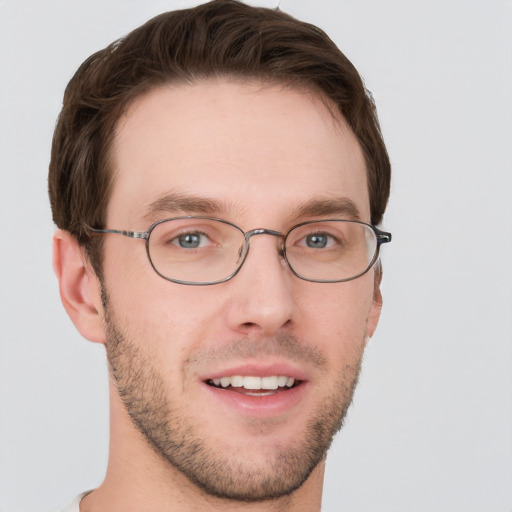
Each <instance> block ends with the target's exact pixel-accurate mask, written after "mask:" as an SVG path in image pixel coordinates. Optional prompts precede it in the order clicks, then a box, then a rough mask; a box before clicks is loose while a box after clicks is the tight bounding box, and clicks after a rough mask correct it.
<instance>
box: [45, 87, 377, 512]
mask: <svg viewBox="0 0 512 512" xmlns="http://www.w3.org/2000/svg"><path fill="white" fill-rule="evenodd" d="M333 111H334V110H333V109H332V108H331V109H329V108H327V106H326V105H325V103H324V102H323V101H322V100H321V99H320V98H319V97H318V96H316V95H315V94H312V93H309V92H304V91H297V90H294V89H290V88H286V87H282V86H276V85H268V84H267V85H262V84H258V83H252V82H246V81H235V80H227V79H222V80H221V79H219V80H215V81H213V80H210V81H202V82H198V83H195V84H192V85H190V84H188V85H179V86H176V85H174V86H167V87H160V88H158V89H155V90H153V91H151V92H149V93H148V94H146V95H144V96H143V97H140V98H138V99H137V100H136V101H135V102H134V103H133V104H132V105H131V106H130V108H129V109H128V111H127V112H126V113H125V115H124V116H123V117H122V118H121V119H120V122H119V125H118V129H117V134H116V140H115V144H114V151H113V167H114V172H115V180H114V187H113V191H112V197H111V199H110V203H109V207H108V214H107V223H106V227H108V228H112V229H129V230H134V231H145V230H146V229H147V228H148V226H149V225H150V224H151V223H152V222H154V221H156V220H159V219H162V218H166V217H171V216H175V215H180V214H197V215H201V214H209V215H212V216H215V217H220V218H223V219H226V220H228V221H231V222H233V223H235V224H237V225H238V226H240V227H241V228H242V229H243V230H244V231H248V230H250V229H253V228H257V227H258V228H259V227H264V228H268V229H273V230H277V231H281V232H286V231H287V230H288V229H289V228H290V227H292V226H293V225H294V224H297V223H299V222H301V221H305V220H312V219H315V218H322V215H319V212H320V210H318V208H317V212H316V214H315V215H313V213H314V212H311V211H310V212H302V214H299V212H300V209H301V207H303V206H304V205H305V204H308V203H309V204H310V203H311V201H312V200H315V201H317V202H318V201H320V202H322V201H323V202H325V201H328V200H338V199H339V198H346V199H348V200H350V201H351V202H352V203H353V205H355V206H356V208H357V210H358V213H357V215H358V218H359V219H360V220H362V221H365V222H369V219H370V207H369V198H368V192H367V182H366V168H365V163H364V158H363V155H362V152H361V149H360V147H359V144H358V142H357V140H356V138H355V136H354V135H353V133H352V132H351V130H350V128H349V127H348V125H347V124H346V122H345V121H344V119H343V118H342V117H341V116H337V117H336V116H334V115H333V113H332V112H333ZM176 194H177V195H178V196H179V197H180V198H183V197H187V198H198V197H199V198H204V197H208V198H210V199H212V200H214V201H215V205H216V208H215V210H214V211H197V208H198V206H197V204H196V206H195V207H194V208H193V209H190V208H185V207H184V206H183V205H182V209H180V210H177V211H170V210H168V209H167V210H166V211H162V209H161V208H156V207H155V201H157V200H159V199H161V198H162V197H164V196H167V195H172V197H173V198H175V197H176ZM163 203H164V202H162V201H160V202H159V203H158V204H157V205H156V206H160V207H161V206H162V205H163ZM167 203H169V201H167ZM152 204H153V208H151V207H150V205H152ZM194 204H195V203H194ZM167 206H169V204H167ZM201 208H203V209H204V208H205V206H204V204H203V205H202V206H201ZM324 209H325V208H324ZM327 209H332V204H330V206H329V207H328V208H327ZM155 210H156V211H155ZM208 210H211V208H208ZM324 213H325V214H326V216H328V217H333V216H335V217H339V218H344V217H346V216H347V211H345V210H343V211H340V212H337V213H335V212H330V214H328V212H327V211H326V212H324ZM353 213H354V212H352V214H353ZM54 267H55V270H56V274H57V276H58V278H59V283H60V291H61V297H62V301H63V304H64V306H65V307H66V310H67V312H68V314H69V315H70V317H71V319H72V320H73V322H74V323H75V325H76V326H77V328H78V330H79V331H80V332H81V333H82V335H83V336H84V337H86V338H87V339H89V340H91V341H94V342H97V343H103V344H105V346H106V350H107V356H108V358H109V363H110V366H111V385H110V395H111V396H110V399H111V448H110V457H109V465H108V469H107V475H106V478H105V481H104V483H103V484H102V486H100V488H99V489H97V490H96V491H94V492H93V493H91V494H89V495H88V496H87V497H86V498H85V499H84V500H82V503H81V510H82V511H99V510H109V511H111V512H116V511H118V510H119V511H121V510H122V511H125V512H126V511H132V510H133V511H144V510H148V511H149V510H152V511H154V510H159V511H166V510H174V511H176V510H180V511H192V510H223V511H225V510H245V508H247V510H254V511H256V510H258V511H259V510H294V511H315V510H319V509H320V504H321V491H322V483H323V472H324V461H325V451H326V450H327V448H328V445H329V442H330V439H331V437H332V435H333V434H334V433H335V431H336V430H337V429H338V428H339V426H340V424H341V421H342V417H343V415H344V413H345V410H346V408H347V407H348V405H349V403H350V400H351V397H352V392H353V387H354V386H355V382H356V381H357V375H358V370H359V367H360V362H361V358H362V355H363V352H364V347H365V345H366V343H367V340H368V338H369V337H370V336H371V335H372V334H373V332H374V330H375V328H376V326H377V322H378V318H379V314H380V307H381V297H380V292H379V289H378V285H377V284H376V283H377V280H376V278H375V272H374V270H373V269H372V270H370V271H369V272H368V273H367V274H365V275H363V276H362V277H360V278H358V279H355V280H353V281H349V282H345V283H330V284H319V283H311V282H307V281H303V280H301V279H298V278H297V277H296V276H294V275H293V274H292V273H291V271H290V270H289V268H288V267H287V266H286V263H285V262H284V261H283V260H282V258H281V257H280V256H279V253H278V239H276V238H275V237H272V236H265V235H263V236H256V237H253V239H251V250H250V253H249V255H248V258H247V260H246V262H245V264H244V266H243V267H242V269H241V270H240V272H239V274H238V275H236V276H235V277H234V278H233V279H232V280H230V281H228V282H226V283H221V284H217V285H214V286H203V287H196V286H184V285H179V284H175V283H171V282H168V281H166V280H164V279H162V278H161V277H159V276H158V275H157V274H156V273H155V272H154V270H153V269H152V268H151V266H150V264H149V262H148V260H147V256H146V252H145V248H144V243H143V241H140V240H131V239H128V238H125V237H122V236H118V235H106V236H105V240H104V265H103V269H104V298H105V296H108V304H106V303H105V300H103V301H102V294H101V285H100V283H99V281H98V279H97V278H96V276H95V274H94V272H93V271H92V270H91V268H90V265H89V264H88V262H87V258H86V257H85V255H84V252H83V249H82V248H80V247H79V246H78V244H77V242H76V240H75V239H74V238H73V237H72V236H71V235H69V233H66V232H64V231H58V232H57V233H56V235H55V238H54ZM247 364H252V365H256V366H257V367H258V368H261V367H267V366H269V365H273V364H277V365H285V366H286V367H290V368H293V369H294V371H297V372H299V373H300V374H301V376H302V377H303V380H304V387H303V390H304V391H303V392H302V394H301V395H300V398H299V399H298V401H297V402H296V403H295V402H294V403H293V404H288V405H286V406H285V407H283V408H281V409H279V410H276V411H272V410H268V409H265V408H263V409H261V410H259V409H257V408H256V409H257V410H256V411H252V412H250V413H249V412H246V411H244V410H241V409H240V408H239V407H231V406H230V405H226V403H225V402H224V401H222V400H218V399H217V397H218V395H217V394H215V393H218V392H214V393H213V395H212V393H211V389H209V388H208V387H207V386H205V384H204V381H203V380H204V378H205V376H207V375H211V372H213V371H216V372H220V373H221V374H222V373H223V372H226V373H225V374H227V375H230V374H231V373H229V368H233V367H234V366H237V367H240V366H243V365H247ZM221 392H222V391H221ZM120 394H121V395H124V402H123V399H122V398H121V397H120ZM130 398H131V399H134V400H132V403H130ZM137 400H138V402H137ZM125 403H128V406H127V405H126V404H125ZM141 403H144V404H146V405H147V404H150V405H151V403H152V405H153V406H154V407H153V409H154V410H153V411H152V412H151V406H150V407H149V409H150V412H147V409H148V408H147V407H146V408H144V407H140V404H141ZM137 404H138V405H137ZM159 406H161V407H159ZM137 407H138V410H136V409H137ZM157 409H158V411H160V412H158V411H157ZM129 410H130V413H131V416H130V414H129ZM162 410H163V412H162ZM155 411H157V412H155ZM155 414H156V416H155ZM148 418H149V419H148ZM151 418H153V419H155V418H157V419H158V420H159V421H160V420H163V421H167V426H168V427H169V428H167V430H171V437H172V435H174V436H181V438H180V439H181V441H185V443H187V442H188V443H189V444H190V443H191V442H192V441H193V440H194V439H195V440H197V439H201V443H202V445H201V446H202V449H203V450H204V452H203V453H204V457H205V458H204V460H205V461H206V462H208V461H209V462H211V466H212V468H217V471H219V472H220V475H221V477H220V478H219V480H220V483H219V482H218V483H217V487H216V491H215V492H212V491H211V489H210V492H209V493H208V492H205V489H204V485H203V484H201V483H199V484H198V483H197V482H195V483H194V482H193V481H192V480H191V479H190V478H189V477H190V475H189V477H187V476H186V474H184V472H183V471H182V470H180V469H177V468H176V467H175V465H173V461H172V460H171V459H172V457H174V455H172V454H171V455H170V456H169V457H168V456H166V450H167V449H169V450H170V448H169V447H168V446H167V445H165V439H163V440H162V439H160V440H157V444H158V443H160V444H161V446H158V447H157V449H155V448H154V446H152V445H151V443H150V442H149V440H148V436H149V438H151V435H153V434H155V432H152V433H151V432H150V433H149V434H148V432H147V428H146V435H144V434H143V433H142V432H144V428H145V427H148V425H146V426H144V425H141V424H140V423H141V422H142V423H144V422H146V423H150V422H151V421H150V420H151ZM137 422H139V425H138V426H137V425H136V423H137ZM314 426H316V430H319V429H320V430H322V428H323V429H324V430H325V432H323V433H322V432H321V433H320V434H319V437H320V438H321V439H316V441H312V439H311V438H312V434H311V430H312V427H314ZM164 430H165V429H164ZM141 431H142V432H141ZM157 434H158V432H157ZM160 434H161V433H160ZM167 434H168V432H167ZM155 435H156V434H155ZM317 437H318V436H317ZM304 446H306V447H309V448H311V447H312V446H313V448H314V449H313V448H311V450H310V451H315V453H316V455H315V457H316V459H315V457H312V460H309V461H307V460H306V461H305V459H307V457H305V454H304V452H303V451H301V450H303V449H304ZM171 451H172V450H171ZM167 455H169V454H167ZM294 455H295V456H296V459H297V460H293V461H292V462H293V463H289V464H288V465H286V463H284V462H283V459H285V460H286V459H287V458H288V460H292V459H290V457H292V456H294ZM313 459H314V460H313ZM304 461H305V462H304ZM308 464H309V466H310V467H302V466H307V465H308ZM290 468H297V470H296V471H295V473H296V474H295V473H294V472H293V471H292V472H291V474H288V473H290V471H289V470H290ZM284 473H286V474H285V476H283V474H284ZM237 475H238V476H239V475H243V477H242V478H238V479H237ZM262 475H263V477H265V476H267V477H270V478H267V480H270V481H272V482H274V484H273V485H274V488H273V490H272V492H273V493H274V498H273V499H267V500H264V499H261V498H262V497H263V494H262V492H263V491H262V489H264V485H263V483H262V480H263V479H264V478H263V477H262ZM205 478H206V477H205ZM237 480H238V481H237ZM226 482H227V483H226ZM222 485H224V486H225V487H226V486H227V488H225V489H223V490H222V492H224V494H226V493H229V492H232V491H233V488H235V487H236V489H237V492H238V493H239V494H240V493H242V492H246V493H248V492H252V496H253V497H254V496H257V495H258V494H257V493H258V492H259V493H260V494H259V496H260V499H259V500H258V501H252V502H251V501H237V500H236V499H233V497H231V499H225V498H222V497H219V496H220V495H221V494H222V493H221V491H219V486H222ZM297 486H299V487H298V488H296V487H297ZM295 488H296V489H295ZM279 489H281V494H283V496H281V497H277V496H279ZM267 491H268V485H267ZM247 495H249V494H247Z"/></svg>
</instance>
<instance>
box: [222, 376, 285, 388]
mask: <svg viewBox="0 0 512 512" xmlns="http://www.w3.org/2000/svg"><path fill="white" fill-rule="evenodd" d="M212 382H213V383H214V384H215V385H216V386H222V387H223V388H227V387H228V386H232V387H234V388H245V389H277V388H278V387H285V386H286V387H288V388H291V387H292V386H293V385H294V384H295V379H294V378H293V377H287V376H285V375H279V376H277V375H272V376H271V377H253V376H246V377H244V376H242V375H233V376H232V377H221V378H220V379H212Z"/></svg>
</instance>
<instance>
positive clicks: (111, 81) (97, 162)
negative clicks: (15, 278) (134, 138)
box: [49, 0, 391, 270]
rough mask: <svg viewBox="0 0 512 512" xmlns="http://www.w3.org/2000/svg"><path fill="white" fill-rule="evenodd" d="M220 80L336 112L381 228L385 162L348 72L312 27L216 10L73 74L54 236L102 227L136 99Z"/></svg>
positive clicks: (130, 42)
mask: <svg viewBox="0 0 512 512" xmlns="http://www.w3.org/2000/svg"><path fill="white" fill-rule="evenodd" d="M218 76H234V77H241V78H248V79H257V80H263V81H272V82H279V83H284V84H287V85H292V86H294V85H295V86H298V87H301V88H306V89H308V90H311V91H315V92H318V93H319V94H320V95H323V96H324V97H325V98H327V99H328V100H329V101H330V102H331V103H334V104H335V105H336V106H337V108H338V109H339V111H340V112H341V114H342V115H343V116H344V118H345V119H346V121H347V122H348V124H349V125H350V127H351V128H352V130H353V132H354V134H355V135H356V137H357V139H358V141H359V143H360V145H361V147H362V150H363V152H364V155H365V158H366V165H367V178H368V190H369V196H370V212H371V222H372V223H373V224H379V223H380V222H381V220H382V216H383V214H384V211H385V208H386V204H387V201H388V197H389V188H390V175H391V170H390V162H389V158H388V154H387V151H386V147H385V145H384V141H383V139H382V135H381V131H380V127H379V123H378V119H377V115H376V110H375V105H374V103H373V100H372V98H371V95H369V94H368V92H367V91H366V89H365V87H364V84H363V81H362V79H361V77H360V76H359V74H358V72H357V70H356V69H355V67H354V66H353V65H352V63H351V62H350V61H349V60H348V59H347V58H346V57H345V55H343V53H341V51H340V50H339V49H338V48H337V47H336V45H335V44H334V43H333V42H332V41H331V39H329V37H328V36H327V35H326V34H325V33H324V32H323V31H322V30H320V29H319V28H317V27H315V26H314V25H310V24H308V23H304V22H301V21H298V20H296V19H294V18H292V17H291V16H289V15H287V14H285V13H284V12H282V11H279V10H272V9H266V8H256V7H250V6H248V5H244V4H243V3H240V2H238V1H236V0H214V1H212V2H209V3H207V4H204V5H200V6H198V7H195V8H192V9H184V10H178V11H172V12H167V13H164V14H161V15H159V16H156V17H155V18H153V19H151V20H149V21H148V22H147V23H145V24H144V25H142V26H141V27H139V28H137V29H135V30H134V31H132V32H131V33H130V34H128V35H127V36H126V37H124V38H122V39H119V40H117V41H115V42H113V43H112V44H110V45H109V46H107V47H106V48H105V49H104V50H100V51H98V52H96V53H95V54H93V55H91V56H90V57H89V58H88V59H87V60H86V61H85V62H84V63H83V64H82V65H81V66H80V68H79V69H78V70H77V72H76V73H75V75H74V76H73V78H72V79H71V81H70V82H69V84H68V86H67V88H66V91H65V94H64V101H63V107H62V111H61V113H60V116H59V119H58V122H57V126H56V129H55V133H54V137H53V145H52V153H51V162H50V172H49V193H50V201H51V206H52V212H53V220H54V222H55V223H56V224H57V226H58V227H60V228H62V229H65V230H67V231H69V232H70V233H72V234H73V235H75V236H76V237H77V238H78V240H79V241H80V242H81V243H85V242H86V241H87V240H88V236H87V234H88V227H94V228H103V227H105V226H104V222H105V217H106V210H107V206H108V201H109V196H110V188H111V173H110V172H109V171H110V169H109V155H110V152H111V148H112V143H113V140H114V136H115V130H116V125H117V122H118V120H119V118H120V116H121V115H122V113H123V112H124V111H125V110H126V108H127V107H128V105H129V104H130V103H131V102H132V101H133V100H134V98H136V97H137V96H139V95H141V94H142V93H144V92H147V91H148V90H150V89H151V88H154V87H156V86H158V85H160V84H165V83H169V82H182V83H187V82H192V81H194V80H197V79H201V78H208V77H218ZM93 238H96V239H97V238H100V237H93ZM89 250H90V251H92V248H91V247H89ZM92 260H93V264H94V260H96V258H92ZM96 263H98V260H96ZM94 266H95V269H96V270H98V268H96V267H97V265H94Z"/></svg>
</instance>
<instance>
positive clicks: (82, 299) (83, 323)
mask: <svg viewBox="0 0 512 512" xmlns="http://www.w3.org/2000/svg"><path fill="white" fill-rule="evenodd" d="M53 269H54V271H55V275H56V276H57V279H58V281H59V291H60V298H61V300H62V304H63V305H64V308H65V309H66V311H67V313H68V315H69V318H71V321H72V322H73V323H74V324H75V327H76V328H77V329H78V331H79V332H80V334H81V335H82V336H83V337H84V338H86V339H88V340H90V341H93V342H95V343H105V331H104V329H103V306H102V302H101V287H100V283H99V280H98V278H97V277H96V274H95V273H94V271H93V270H92V268H91V266H90V265H89V263H88V261H87V258H86V256H85V252H84V249H83V247H81V246H80V245H79V243H78V240H77V239H76V237H74V236H73V235H71V234H70V233H69V232H67V231H64V230H62V229H58V230H57V231H56V232H55V235H54V236H53Z"/></svg>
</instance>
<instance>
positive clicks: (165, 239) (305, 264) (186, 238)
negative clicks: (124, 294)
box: [147, 218, 378, 284]
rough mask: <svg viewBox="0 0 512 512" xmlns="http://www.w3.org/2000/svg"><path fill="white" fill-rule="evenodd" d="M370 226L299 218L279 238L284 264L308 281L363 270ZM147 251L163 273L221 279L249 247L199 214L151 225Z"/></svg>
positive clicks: (232, 229) (372, 247)
mask: <svg viewBox="0 0 512 512" xmlns="http://www.w3.org/2000/svg"><path fill="white" fill-rule="evenodd" d="M377 245H378V244H377V239H376V236H375V233H374V231H373V229H372V228H371V227H370V226H368V225H366V224H363V223H360V222H354V221H344V220H328V221H315V222H310V223H304V224H302V225H298V226H296V227H294V228H292V229H291V230H290V231H289V232H288V234H287V235H286V237H285V242H284V253H285V255H286V259H287V261H288V264H289V266H290V268H291V269H292V270H293V272H295V274H297V275H298V276H299V277H301V278H303V279H306V280H311V281H333V282H335V281H344V280H348V279H353V278H354V277H357V276H359V275H361V274H363V273H364V272H365V271H366V270H368V268H369V267H370V266H371V265H372V264H373V262H374V259H375V256H376V253H377ZM147 247H148V254H149V258H150V260H151V263H152V265H153V266H154V268H155V270H156V271H157V272H158V273H159V274H160V275H162V276H163V277H165V278H167V279H170V280H173V281H180V282H186V283H198V284H201V283H202V284H207V283H215V282H219V281H223V280H225V279H227V278H229V277H230V276H232V275H233V274H234V273H236V272H237V270H238V269H239V268H240V266H241V264H242V263H243V262H244V259H245V256H246V253H247V251H248V247H249V241H248V239H247V240H246V237H245V235H244V233H243V231H242V230H241V229H239V228H237V227H236V226H234V225H232V224H229V223H227V222H222V221H220V220H212V219H201V218H183V219H171V220H166V221H163V222H160V223H158V224H156V225H155V226H154V227H153V229H152V230H151V234H150V236H149V240H148V246H147Z"/></svg>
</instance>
